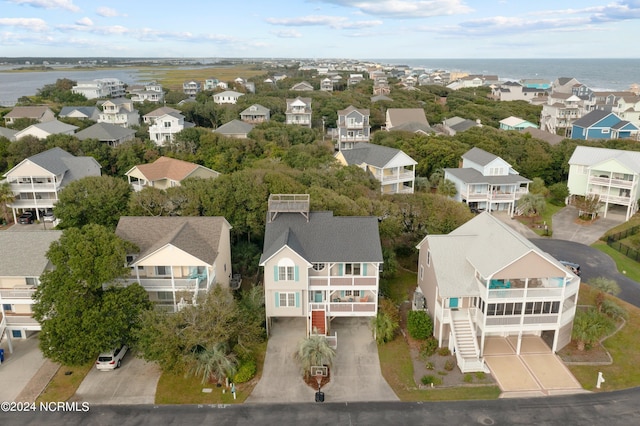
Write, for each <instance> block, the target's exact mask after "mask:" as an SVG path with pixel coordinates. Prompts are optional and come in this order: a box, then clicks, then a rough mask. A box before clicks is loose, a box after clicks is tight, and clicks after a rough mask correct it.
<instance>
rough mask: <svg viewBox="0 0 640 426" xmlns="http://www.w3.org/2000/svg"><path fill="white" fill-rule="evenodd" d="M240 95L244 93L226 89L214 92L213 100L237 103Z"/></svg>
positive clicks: (222, 102) (221, 102) (220, 102)
mask: <svg viewBox="0 0 640 426" xmlns="http://www.w3.org/2000/svg"><path fill="white" fill-rule="evenodd" d="M240 96H244V93H240V92H236V91H235V90H225V91H224V92H220V93H216V94H214V95H213V102H215V103H217V104H235V103H237V102H238V99H239V98H240Z"/></svg>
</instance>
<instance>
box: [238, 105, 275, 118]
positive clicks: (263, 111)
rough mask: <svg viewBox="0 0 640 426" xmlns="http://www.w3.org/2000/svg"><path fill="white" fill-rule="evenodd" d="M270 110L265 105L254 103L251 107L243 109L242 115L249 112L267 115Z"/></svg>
mask: <svg viewBox="0 0 640 426" xmlns="http://www.w3.org/2000/svg"><path fill="white" fill-rule="evenodd" d="M269 111H271V110H270V109H269V108H267V107H263V106H262V105H260V104H253V105H251V106H250V107H248V108H247V109H245V110H244V111H242V112H241V113H240V115H247V114H252V115H255V114H261V115H266V114H268V113H269Z"/></svg>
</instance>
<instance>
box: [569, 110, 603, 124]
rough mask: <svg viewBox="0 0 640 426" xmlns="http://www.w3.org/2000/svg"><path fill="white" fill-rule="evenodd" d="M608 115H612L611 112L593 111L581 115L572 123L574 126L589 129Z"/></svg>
mask: <svg viewBox="0 0 640 426" xmlns="http://www.w3.org/2000/svg"><path fill="white" fill-rule="evenodd" d="M609 114H612V112H611V111H603V110H601V109H595V110H593V111H591V112H590V113H588V114H586V115H583V116H582V117H580V118H579V119H577V120H576V121H574V122H573V125H574V126H578V127H590V126H593V125H594V124H596V123H597V122H598V121H600V120H602V119H603V118H605V117H606V116H608V115H609Z"/></svg>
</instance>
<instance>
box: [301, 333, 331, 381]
mask: <svg viewBox="0 0 640 426" xmlns="http://www.w3.org/2000/svg"><path fill="white" fill-rule="evenodd" d="M335 357H336V351H335V349H333V348H332V347H331V346H329V342H328V341H327V338H326V337H324V336H319V335H315V334H314V335H311V336H309V337H307V338H305V339H302V340H301V341H300V343H298V350H297V351H296V352H295V354H294V358H295V359H297V360H298V361H299V362H300V364H301V367H302V372H303V374H304V375H305V376H307V375H309V373H310V371H311V367H313V366H316V365H318V366H320V365H326V366H328V367H331V366H332V365H333V360H334V359H335Z"/></svg>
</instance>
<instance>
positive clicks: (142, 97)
mask: <svg viewBox="0 0 640 426" xmlns="http://www.w3.org/2000/svg"><path fill="white" fill-rule="evenodd" d="M129 93H130V94H131V100H132V101H133V102H153V103H159V102H162V101H163V100H164V91H163V90H162V86H161V85H160V84H158V83H156V82H155V81H153V82H151V83H146V84H144V85H141V86H137V87H133V88H131V87H130V88H129Z"/></svg>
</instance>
